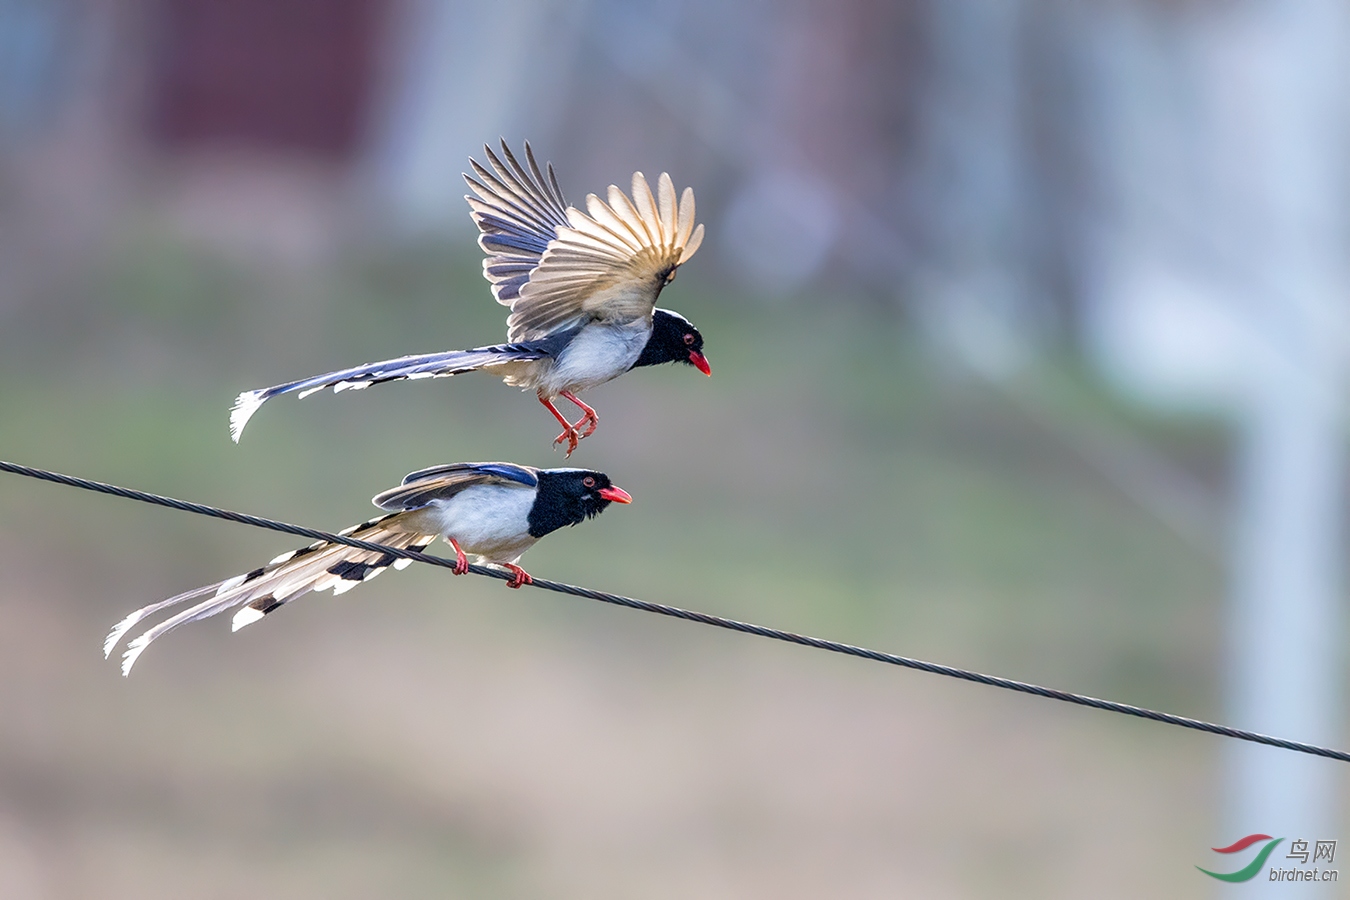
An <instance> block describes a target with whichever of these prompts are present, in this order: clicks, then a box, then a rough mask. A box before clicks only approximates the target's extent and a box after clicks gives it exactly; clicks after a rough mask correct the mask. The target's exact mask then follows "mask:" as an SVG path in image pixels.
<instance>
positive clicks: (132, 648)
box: [122, 635, 150, 678]
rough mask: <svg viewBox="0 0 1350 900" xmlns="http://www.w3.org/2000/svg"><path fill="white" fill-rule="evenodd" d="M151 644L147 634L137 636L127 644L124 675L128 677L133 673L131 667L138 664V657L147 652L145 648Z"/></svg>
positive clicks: (124, 655) (124, 654) (124, 657)
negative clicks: (146, 636)
mask: <svg viewBox="0 0 1350 900" xmlns="http://www.w3.org/2000/svg"><path fill="white" fill-rule="evenodd" d="M149 646H150V642H149V641H147V640H146V639H145V636H144V635H142V636H141V637H138V638H136V640H134V641H132V642H131V643H130V644H127V652H126V653H123V654H122V677H123V678H126V677H127V676H128V675H130V674H131V667H132V666H134V665H136V659H137V658H138V657H139V656H140V655H141V654H142V653H144V652H145V648H146V647H149Z"/></svg>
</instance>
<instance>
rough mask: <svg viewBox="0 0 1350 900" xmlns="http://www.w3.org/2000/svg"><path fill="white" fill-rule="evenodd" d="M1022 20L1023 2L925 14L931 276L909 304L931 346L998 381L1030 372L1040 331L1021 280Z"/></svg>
mask: <svg viewBox="0 0 1350 900" xmlns="http://www.w3.org/2000/svg"><path fill="white" fill-rule="evenodd" d="M1024 14H1025V10H1024V5H1023V3H1021V2H1019V0H932V2H930V3H929V4H928V5H927V8H926V10H925V16H926V19H927V26H928V27H927V34H926V40H927V42H928V44H929V46H930V48H931V53H932V57H933V58H932V62H931V64H930V66H929V75H930V77H931V79H932V83H931V84H930V85H928V86H927V89H926V90H925V92H924V94H925V96H924V108H923V111H922V117H921V121H922V129H923V131H922V136H921V138H920V140H921V141H922V143H923V150H922V154H923V164H922V166H921V169H920V171H921V172H922V181H921V186H920V188H919V190H918V196H919V199H920V203H921V204H922V208H923V212H922V219H923V222H924V223H925V224H924V227H925V231H926V232H927V233H926V236H925V240H926V242H927V244H928V252H927V253H926V254H925V256H926V257H927V258H928V260H929V261H930V262H931V265H930V266H929V267H928V268H927V270H925V271H916V273H915V274H914V276H913V277H914V280H915V282H916V283H915V284H914V285H913V296H914V298H915V300H916V301H917V303H918V312H919V314H920V316H921V318H922V321H923V324H924V327H925V329H926V330H927V331H928V333H929V336H930V338H932V339H934V340H935V341H936V342H937V343H938V344H939V345H940V346H941V347H942V348H943V350H944V351H947V352H954V353H956V354H957V355H958V356H959V357H960V358H961V359H962V361H964V362H966V363H968V364H970V365H972V366H974V367H975V368H977V369H978V370H980V371H981V372H982V373H984V374H985V375H987V376H989V377H995V378H1002V377H1006V376H1007V375H1009V374H1011V372H1012V371H1013V370H1014V369H1016V368H1017V367H1018V366H1019V365H1020V364H1021V363H1022V362H1024V361H1025V357H1026V356H1027V355H1028V352H1029V350H1030V349H1031V345H1032V344H1033V342H1034V339H1035V337H1036V334H1035V331H1036V326H1037V325H1038V324H1040V321H1039V319H1038V317H1037V315H1036V313H1037V312H1038V308H1037V306H1036V305H1035V301H1036V300H1037V299H1038V298H1037V297H1036V296H1035V295H1033V294H1032V293H1031V292H1029V291H1028V290H1027V287H1026V284H1025V272H1024V270H1023V267H1024V260H1025V257H1026V253H1027V245H1028V243H1029V241H1028V240H1027V232H1028V231H1030V230H1031V228H1032V227H1033V226H1032V217H1031V215H1030V212H1031V210H1030V208H1029V207H1028V205H1027V203H1026V195H1025V182H1026V170H1025V168H1026V167H1025V161H1024V159H1023V152H1024V147H1023V141H1024V135H1023V129H1022V121H1021V112H1022V111H1021V109H1020V106H1021V102H1022V98H1021V91H1022V79H1021V77H1020V75H1021V66H1022V61H1021V59H1020V52H1021V48H1022V46H1023V43H1024V41H1023V35H1022V29H1023V27H1024V23H1023V19H1024ZM1041 318H1043V317H1041Z"/></svg>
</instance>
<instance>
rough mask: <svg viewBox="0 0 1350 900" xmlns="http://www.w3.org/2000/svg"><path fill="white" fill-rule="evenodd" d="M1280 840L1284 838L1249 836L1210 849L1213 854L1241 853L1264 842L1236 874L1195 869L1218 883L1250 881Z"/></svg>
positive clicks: (1261, 835) (1259, 835)
mask: <svg viewBox="0 0 1350 900" xmlns="http://www.w3.org/2000/svg"><path fill="white" fill-rule="evenodd" d="M1282 840H1284V838H1273V837H1271V836H1270V835H1268V834H1249V835H1247V836H1246V837H1245V838H1242V839H1241V840H1238V841H1235V842H1233V843H1231V844H1229V845H1228V846H1227V847H1211V848H1210V849H1211V850H1213V851H1214V852H1215V853H1241V852H1242V851H1243V850H1246V849H1247V848H1248V847H1250V846H1252V845H1253V844H1259V843H1261V842H1262V841H1265V842H1266V845H1265V846H1264V847H1262V848H1261V850H1260V852H1259V853H1257V854H1256V856H1255V857H1254V858H1253V859H1252V861H1251V862H1249V863H1247V865H1245V866H1243V867H1242V868H1241V869H1238V870H1237V871H1236V872H1211V871H1210V870H1209V869H1200V867H1199V866H1196V868H1197V869H1200V871H1201V872H1204V873H1205V874H1206V875H1208V876H1209V877H1210V878H1217V879H1219V880H1220V881H1251V880H1252V879H1253V878H1255V877H1256V873H1257V872H1260V871H1261V867H1262V866H1264V865H1265V864H1266V859H1267V858H1269V856H1270V853H1271V851H1272V850H1274V849H1275V845H1276V844H1278V843H1280V841H1282Z"/></svg>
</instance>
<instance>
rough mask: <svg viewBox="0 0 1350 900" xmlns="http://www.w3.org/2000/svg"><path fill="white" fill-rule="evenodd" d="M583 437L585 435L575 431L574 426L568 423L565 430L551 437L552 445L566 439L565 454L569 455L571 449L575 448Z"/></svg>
mask: <svg viewBox="0 0 1350 900" xmlns="http://www.w3.org/2000/svg"><path fill="white" fill-rule="evenodd" d="M592 430H594V429H592ZM588 433H589V432H588ZM584 437H586V435H585V434H581V433H580V432H579V431H577V429H576V426H574V425H568V426H567V430H566V431H564V432H563V433H562V434H560V435H558V436H557V437H555V438H554V439H553V445H554V446H555V447H556V446H557V445H558V444H561V443H562V442H563V441H567V455H568V456H571V455H572V451H573V450H575V449H577V444H579V443H581V439H582V438H584Z"/></svg>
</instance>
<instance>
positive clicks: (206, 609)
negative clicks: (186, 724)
mask: <svg viewBox="0 0 1350 900" xmlns="http://www.w3.org/2000/svg"><path fill="white" fill-rule="evenodd" d="M373 502H374V504H375V505H376V506H378V507H379V508H380V509H385V510H390V513H389V514H388V515H385V516H380V517H379V518H376V519H371V520H370V521H369V522H366V523H364V524H362V525H354V526H352V527H351V528H348V529H346V530H345V531H343V532H341V533H342V534H343V535H350V536H351V537H353V538H357V539H359V540H363V541H371V542H373V543H377V544H383V545H385V546H388V547H394V548H398V549H405V550H422V549H424V548H425V547H426V546H427V545H428V544H430V543H431V542H432V541H434V540H436V538H437V536H440V537H444V538H445V540H446V541H447V542H448V543H449V544H450V546H452V547H454V548H455V560H456V565H455V567H454V569H452V571H453V572H454V573H455V574H456V575H463V574H464V573H465V572H467V571H469V561H468V558H467V557H468V555H473V556H476V557H478V559H479V560H480V561H481V562H485V563H489V564H493V565H498V566H502V567H503V568H506V569H509V570H510V571H511V573H512V574H513V576H514V577H513V578H512V579H511V580H510V581H508V582H507V583H506V584H507V587H513V588H518V587H520V586H521V585H525V584H530V583H531V582H532V581H533V580H534V579H532V578H531V577H530V575H529V573H528V572H526V571H525V570H524V569H522V568H521V567H520V566H518V565H516V561H517V560H518V559H520V556H521V554H522V553H524V552H525V551H526V550H528V549H530V547H532V546H534V543H535V541H537V540H539V539H540V538H541V537H543V536H544V535H546V534H548V533H550V532H553V531H557V530H558V529H559V528H562V527H563V526H564V525H576V524H578V523H580V522H583V521H585V520H586V519H589V518H590V517H592V516H595V515H599V514H600V513H601V512H603V511H604V509H605V507H607V506H609V504H610V503H631V502H633V498H632V497H630V496H629V495H628V493H627V492H626V491H624V490H623V489H622V488H619V487H616V486H615V485H614V484H612V483H611V482H610V480H609V476H607V475H605V474H604V473H603V472H592V471H590V470H588V469H536V468H532V467H530V466H518V465H515V464H513V463H501V462H487V463H452V464H450V465H445V466H434V467H432V468H430V469H422V470H420V471H417V472H413V473H412V474H411V475H409V476H408V477H406V478H404V479H403V483H402V484H400V485H399V486H398V487H396V488H390V489H389V490H387V491H384V492H383V493H381V494H377V495H376V496H375V499H374V501H373ZM411 562H412V560H410V559H404V558H400V557H395V556H393V555H392V554H389V553H377V552H375V551H372V550H362V549H360V548H357V547H351V546H348V545H346V544H337V543H333V542H330V541H318V542H317V543H314V544H310V545H309V546H308V547H305V548H303V549H300V550H294V551H291V552H290V553H283V554H281V555H280V556H278V557H277V558H276V559H274V560H272V561H271V562H269V563H268V564H267V565H265V566H261V567H260V568H257V569H254V570H253V571H252V572H249V573H248V574H247V575H239V576H236V577H234V578H229V579H226V580H225V581H218V582H216V583H215V584H208V585H206V586H205V587H199V588H197V589H196V590H192V591H188V592H187V593H185V594H179V595H178V596H177V597H170V598H169V599H168V600H161V601H160V602H159V603H152V604H150V605H149V606H146V607H144V608H142V609H138V610H136V611H135V612H134V613H132V614H131V615H129V616H127V617H126V618H125V619H123V620H122V621H120V622H118V623H117V625H115V626H114V627H113V630H112V631H111V632H110V633H109V634H108V639H107V640H106V641H104V643H103V655H104V657H105V658H106V657H107V656H109V655H110V654H111V653H112V651H113V648H114V647H116V646H117V644H118V643H119V642H120V641H121V640H122V637H123V636H124V635H125V634H126V633H127V631H129V630H130V629H131V627H132V626H134V625H135V624H136V623H138V622H140V621H141V620H142V619H145V618H146V617H147V616H151V615H153V614H155V613H157V612H159V611H160V610H162V609H168V608H170V607H173V606H181V605H182V604H184V603H187V602H189V601H192V600H197V599H198V598H200V597H207V598H208V599H206V600H202V601H201V602H200V603H197V604H196V605H194V606H191V607H189V608H188V609H185V610H183V611H182V612H180V613H178V614H177V615H174V616H172V617H170V618H168V619H165V620H164V621H162V622H160V623H159V624H158V625H156V626H154V627H153V628H150V629H149V630H148V631H146V632H144V633H143V634H141V635H140V636H139V637H136V638H135V639H133V640H132V641H131V642H130V643H129V644H127V649H126V652H125V653H123V654H122V674H123V675H126V674H128V673H130V672H131V667H132V666H133V665H134V664H135V663H136V659H137V657H139V656H140V655H141V653H142V652H143V651H144V650H145V648H146V647H148V646H150V643H151V642H152V641H154V640H155V639H156V638H158V637H160V636H161V635H163V634H165V633H167V632H169V631H172V630H173V629H175V628H177V627H178V626H179V625H183V624H186V623H188V622H195V621H197V620H198V619H205V618H208V617H210V616H214V615H218V614H220V613H222V612H225V611H226V610H229V609H234V608H235V607H239V606H243V609H241V610H239V611H238V612H237V613H235V615H234V630H235V631H238V630H239V629H240V628H243V627H244V626H245V625H249V624H251V623H253V622H256V621H258V620H259V619H261V618H262V617H263V616H265V615H267V614H268V613H270V612H272V611H273V610H275V609H277V608H278V607H280V606H282V605H283V604H286V603H290V602H291V601H292V600H294V599H295V598H297V597H300V596H302V595H304V594H307V593H309V592H310V591H323V590H327V589H328V588H332V589H333V593H334V594H341V593H342V592H344V591H348V590H350V589H352V588H354V587H356V586H357V585H358V584H360V583H361V582H363V581H369V580H370V579H372V578H374V577H375V576H376V575H378V574H380V573H381V572H383V571H384V570H385V569H387V568H388V567H389V566H391V565H392V566H393V567H394V568H395V569H402V568H404V567H406V566H407V565H408V564H409V563H411Z"/></svg>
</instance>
